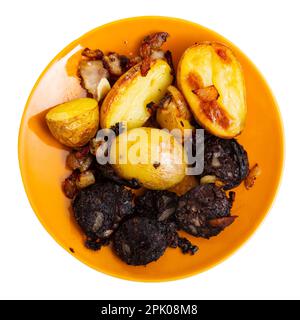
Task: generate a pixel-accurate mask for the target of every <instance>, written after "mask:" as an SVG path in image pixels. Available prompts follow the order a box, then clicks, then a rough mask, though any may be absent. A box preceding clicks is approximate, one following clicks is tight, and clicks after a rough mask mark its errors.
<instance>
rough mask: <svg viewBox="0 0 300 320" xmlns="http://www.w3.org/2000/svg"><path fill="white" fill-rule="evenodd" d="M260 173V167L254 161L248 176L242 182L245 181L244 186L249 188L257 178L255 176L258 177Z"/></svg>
mask: <svg viewBox="0 0 300 320" xmlns="http://www.w3.org/2000/svg"><path fill="white" fill-rule="evenodd" d="M260 175H261V169H260V167H259V166H258V164H257V163H256V164H255V165H254V166H253V167H252V168H251V169H250V171H249V174H248V176H247V177H246V179H245V181H244V183H245V187H246V189H247V190H249V189H251V188H252V187H253V186H254V183H255V181H256V179H257V177H259V176H260Z"/></svg>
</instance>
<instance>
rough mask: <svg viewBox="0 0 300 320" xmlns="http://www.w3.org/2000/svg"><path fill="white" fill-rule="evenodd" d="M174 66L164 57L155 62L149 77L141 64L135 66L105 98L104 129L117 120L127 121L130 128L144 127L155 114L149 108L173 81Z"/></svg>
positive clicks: (102, 117) (102, 118)
mask: <svg viewBox="0 0 300 320" xmlns="http://www.w3.org/2000/svg"><path fill="white" fill-rule="evenodd" d="M172 80H173V76H172V72H171V68H170V66H169V65H168V63H167V62H166V61H164V60H161V59H159V60H155V61H152V62H151V67H150V70H149V72H148V73H147V75H146V76H144V77H143V76H142V75H141V63H139V64H137V65H135V66H133V67H132V68H131V69H129V70H128V71H127V72H126V73H125V74H124V75H123V76H121V77H120V78H119V79H118V81H117V82H116V83H115V84H114V86H113V87H112V89H111V90H110V91H109V93H108V94H107V96H106V97H105V99H104V101H103V104H102V106H101V111H100V112H101V117H100V123H101V127H102V128H110V127H112V126H113V125H115V124H116V123H120V122H125V123H127V126H128V129H131V128H137V127H141V126H142V125H143V124H144V123H145V122H146V121H147V120H148V118H149V117H150V116H151V113H150V112H149V110H148V109H147V104H149V103H150V102H155V103H157V102H159V101H160V99H161V98H162V97H163V96H164V94H165V93H166V90H167V87H168V86H169V85H170V84H171V83H172Z"/></svg>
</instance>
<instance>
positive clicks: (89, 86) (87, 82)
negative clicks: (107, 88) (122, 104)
mask: <svg viewBox="0 0 300 320" xmlns="http://www.w3.org/2000/svg"><path fill="white" fill-rule="evenodd" d="M86 50H88V51H86ZM87 52H88V54H87ZM99 52H101V53H102V51H100V50H95V51H93V50H90V49H85V50H84V51H83V53H82V56H83V59H82V60H81V61H80V63H79V67H78V74H79V76H80V78H81V80H82V86H83V87H84V88H85V89H86V90H87V91H88V93H89V94H90V95H91V96H92V97H93V98H94V99H96V100H98V101H99V100H100V99H99V98H100V97H98V94H97V91H98V92H99V89H98V86H99V83H100V81H101V80H102V79H108V77H109V73H108V71H107V70H106V69H105V68H104V65H103V62H102V60H101V59H102V57H103V53H102V55H101V54H100V53H99ZM102 83H103V82H102Z"/></svg>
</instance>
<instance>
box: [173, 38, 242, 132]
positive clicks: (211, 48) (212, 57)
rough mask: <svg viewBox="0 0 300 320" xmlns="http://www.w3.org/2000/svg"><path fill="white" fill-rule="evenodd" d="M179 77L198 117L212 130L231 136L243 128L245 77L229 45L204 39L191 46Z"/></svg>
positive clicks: (180, 63)
mask: <svg viewBox="0 0 300 320" xmlns="http://www.w3.org/2000/svg"><path fill="white" fill-rule="evenodd" d="M177 81H178V86H179V88H180V89H181V91H182V93H183V94H184V96H185V98H186V100H187V102H188V103H189V105H190V107H191V110H192V112H193V114H194V116H195V118H196V120H197V121H198V122H199V124H200V125H202V126H204V127H205V128H206V129H207V130H208V131H210V132H211V133H212V134H214V135H216V136H219V137H222V138H232V137H235V136H236V135H238V134H239V133H240V132H241V131H242V130H243V128H244V125H245V119H246V114H247V106H246V99H245V83H244V77H243V72H242V69H241V66H240V63H239V62H238V60H237V58H236V57H235V56H234V54H233V52H232V51H231V50H230V49H229V48H228V47H226V46H225V45H223V44H220V43H216V42H212V43H208V42H205V43H200V44H196V45H194V46H192V47H190V48H188V49H187V50H186V51H185V52H184V54H183V56H182V58H181V60H180V62H179V66H178V74H177Z"/></svg>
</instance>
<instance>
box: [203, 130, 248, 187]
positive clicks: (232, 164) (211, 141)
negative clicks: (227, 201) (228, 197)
mask: <svg viewBox="0 0 300 320" xmlns="http://www.w3.org/2000/svg"><path fill="white" fill-rule="evenodd" d="M204 143H205V145H204V170H203V173H202V175H201V182H202V183H205V181H208V182H217V183H218V184H219V185H222V186H223V189H224V190H229V189H232V188H235V187H237V186H238V185H239V184H240V183H241V182H242V181H243V180H244V179H245V178H246V176H247V175H248V171H249V164H248V156H247V152H246V151H245V150H244V148H243V147H242V146H241V145H240V144H239V143H238V142H237V141H236V140H235V139H221V138H218V137H215V136H212V135H209V134H208V135H206V137H205V142H204Z"/></svg>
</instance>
